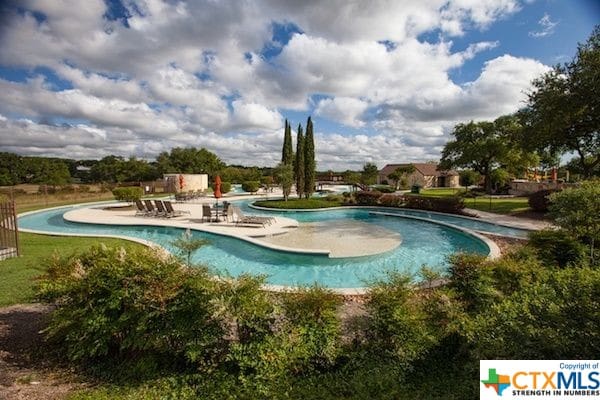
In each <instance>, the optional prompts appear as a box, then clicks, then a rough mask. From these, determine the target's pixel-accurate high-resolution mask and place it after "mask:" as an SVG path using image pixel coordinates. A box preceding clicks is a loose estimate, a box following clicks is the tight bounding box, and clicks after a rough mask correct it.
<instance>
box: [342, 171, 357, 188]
mask: <svg viewBox="0 0 600 400" xmlns="http://www.w3.org/2000/svg"><path fill="white" fill-rule="evenodd" d="M344 182H346V183H348V184H350V185H356V184H357V183H359V182H360V173H359V172H356V171H350V170H346V171H345V172H344Z"/></svg>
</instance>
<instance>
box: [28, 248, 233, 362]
mask: <svg viewBox="0 0 600 400" xmlns="http://www.w3.org/2000/svg"><path fill="white" fill-rule="evenodd" d="M47 267H48V268H47V270H48V272H47V274H46V275H45V276H44V277H43V279H42V280H41V283H40V287H39V294H40V297H41V298H43V299H45V300H52V301H55V302H56V303H57V304H58V305H59V307H58V308H57V309H56V310H55V311H54V313H53V315H52V320H51V322H50V324H49V326H48V328H47V329H46V335H47V337H48V339H49V340H50V341H52V342H54V343H56V344H58V345H60V346H61V347H62V348H64V349H65V353H66V355H67V357H68V358H69V359H70V360H72V361H80V362H93V360H102V359H120V360H132V359H139V358H152V357H153V356H156V355H165V356H166V357H167V358H168V359H170V360H172V361H173V362H176V361H177V360H179V361H180V362H182V361H187V362H192V363H193V364H194V365H196V366H198V367H200V366H204V365H207V364H212V363H213V362H214V358H215V357H216V356H217V355H218V354H219V353H220V349H221V348H223V346H224V341H223V336H224V332H223V329H222V325H223V324H221V323H220V321H218V320H217V319H215V318H213V306H212V305H211V302H210V299H211V298H212V292H213V289H212V286H213V283H212V281H211V279H210V278H209V276H208V274H207V273H206V271H204V270H202V269H188V268H182V267H181V265H180V263H179V262H178V261H177V260H176V259H174V258H164V257H162V256H159V255H158V254H156V253H154V252H151V251H149V250H146V249H142V250H135V251H129V252H126V251H125V250H124V249H122V248H106V247H103V246H102V247H95V248H93V249H92V250H90V251H88V252H86V253H84V254H81V255H75V256H70V257H64V258H59V257H56V258H54V259H53V260H51V261H50V263H49V265H48V266H47ZM190 316H193V318H190Z"/></svg>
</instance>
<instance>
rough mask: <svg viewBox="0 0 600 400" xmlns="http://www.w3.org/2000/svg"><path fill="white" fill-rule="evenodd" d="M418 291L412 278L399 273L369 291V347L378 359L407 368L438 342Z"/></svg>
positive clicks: (367, 306)
mask: <svg viewBox="0 0 600 400" xmlns="http://www.w3.org/2000/svg"><path fill="white" fill-rule="evenodd" d="M415 290H416V288H415V287H414V286H412V285H411V279H410V277H408V276H405V275H401V274H396V273H394V274H390V275H389V277H388V279H387V280H386V281H381V282H376V283H375V284H373V285H371V287H370V288H369V293H368V301H367V303H366V304H365V306H366V308H367V310H368V311H369V322H368V326H367V330H366V335H367V340H368V342H367V343H368V345H367V346H368V347H370V351H372V352H373V353H374V354H378V355H377V357H379V356H381V357H383V358H384V359H385V358H391V359H393V360H395V362H397V363H399V365H404V366H406V365H408V364H409V363H410V362H412V361H413V360H415V359H417V358H419V357H420V356H422V355H423V354H425V353H426V352H427V351H428V349H429V348H430V347H431V346H433V345H435V343H436V342H437V341H438V339H439V338H438V337H437V336H436V335H435V330H434V329H432V326H431V324H430V323H429V322H430V321H431V319H430V318H429V314H428V313H427V312H425V308H424V307H423V303H421V301H420V299H419V297H418V296H416V295H415Z"/></svg>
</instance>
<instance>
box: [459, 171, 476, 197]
mask: <svg viewBox="0 0 600 400" xmlns="http://www.w3.org/2000/svg"><path fill="white" fill-rule="evenodd" d="M458 176H459V180H460V184H461V185H463V186H464V187H465V192H466V191H467V190H468V189H469V186H473V185H475V184H476V183H477V182H479V178H480V176H479V174H478V173H477V172H475V171H473V170H472V169H464V170H462V171H460V172H459V173H458Z"/></svg>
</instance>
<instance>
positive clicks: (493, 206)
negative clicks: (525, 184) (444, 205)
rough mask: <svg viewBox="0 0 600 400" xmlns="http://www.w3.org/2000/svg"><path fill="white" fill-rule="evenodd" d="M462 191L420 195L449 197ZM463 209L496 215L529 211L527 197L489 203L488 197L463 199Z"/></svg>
mask: <svg viewBox="0 0 600 400" xmlns="http://www.w3.org/2000/svg"><path fill="white" fill-rule="evenodd" d="M464 191H465V189H462V188H460V189H459V188H443V189H424V190H421V193H420V194H421V195H422V196H431V197H450V196H455V195H458V194H459V193H464ZM465 207H467V208H473V209H475V210H480V211H488V212H494V213H498V214H513V213H518V212H522V211H527V210H529V204H528V203H527V197H506V198H492V200H491V203H490V198H489V197H488V196H481V197H476V198H465Z"/></svg>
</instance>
